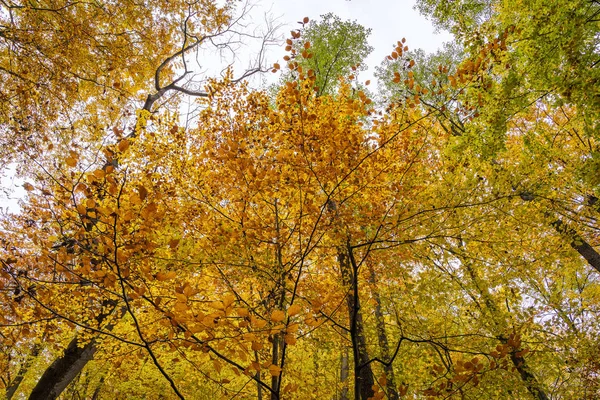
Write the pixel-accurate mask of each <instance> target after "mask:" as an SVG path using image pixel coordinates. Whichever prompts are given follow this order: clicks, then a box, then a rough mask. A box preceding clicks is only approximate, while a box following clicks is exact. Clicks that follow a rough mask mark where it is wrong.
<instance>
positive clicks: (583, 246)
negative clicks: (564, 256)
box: [552, 219, 600, 272]
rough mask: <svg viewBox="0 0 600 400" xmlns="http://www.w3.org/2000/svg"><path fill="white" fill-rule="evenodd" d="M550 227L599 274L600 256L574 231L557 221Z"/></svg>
mask: <svg viewBox="0 0 600 400" xmlns="http://www.w3.org/2000/svg"><path fill="white" fill-rule="evenodd" d="M552 226H553V227H554V229H556V231H557V232H558V233H560V234H561V235H562V236H564V237H566V238H567V239H568V240H569V242H570V244H571V247H572V248H573V249H575V251H577V252H578V253H579V255H581V256H582V257H583V258H585V260H586V261H587V262H588V264H590V265H591V266H592V268H594V269H595V270H596V271H598V272H600V254H598V252H597V251H596V250H595V249H594V248H593V247H592V246H591V245H590V244H589V243H588V242H586V241H585V240H584V239H583V238H582V237H581V236H580V235H579V234H578V233H577V231H576V230H575V229H573V228H571V227H569V226H568V225H566V224H565V223H564V222H562V221H561V220H559V219H557V220H556V221H554V222H552Z"/></svg>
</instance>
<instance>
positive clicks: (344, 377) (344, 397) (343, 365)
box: [339, 346, 349, 400]
mask: <svg viewBox="0 0 600 400" xmlns="http://www.w3.org/2000/svg"><path fill="white" fill-rule="evenodd" d="M348 375H349V366H348V348H347V347H346V346H344V351H343V352H342V354H341V356H340V382H341V383H342V392H341V393H340V398H339V400H348Z"/></svg>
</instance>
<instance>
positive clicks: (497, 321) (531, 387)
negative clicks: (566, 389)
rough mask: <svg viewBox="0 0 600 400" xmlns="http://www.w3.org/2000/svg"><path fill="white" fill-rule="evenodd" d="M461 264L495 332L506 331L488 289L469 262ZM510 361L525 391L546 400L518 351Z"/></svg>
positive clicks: (540, 387) (538, 383) (463, 261)
mask: <svg viewBox="0 0 600 400" xmlns="http://www.w3.org/2000/svg"><path fill="white" fill-rule="evenodd" d="M461 262H462V264H463V266H464V267H465V269H466V270H467V272H468V274H469V277H470V278H471V281H472V282H473V285H474V286H475V288H476V289H477V292H478V293H479V295H480V296H481V297H482V298H483V302H484V303H485V306H486V310H487V312H488V313H489V314H490V315H491V317H492V321H493V322H494V325H495V330H496V332H504V331H506V324H505V323H503V321H502V320H503V319H504V318H503V316H501V315H500V311H499V309H498V307H497V306H496V302H495V301H494V298H493V297H492V296H491V295H490V293H489V291H488V287H487V286H486V285H485V284H482V283H481V282H480V279H479V277H478V276H477V273H476V271H475V269H474V268H473V266H472V265H471V263H470V262H468V261H466V260H464V259H462V258H461ZM498 339H499V340H500V341H501V342H502V343H506V342H507V341H508V340H507V339H506V338H505V337H504V336H503V335H502V334H501V335H499V336H498ZM510 360H511V361H512V363H513V365H514V367H515V369H516V370H517V372H519V376H520V377H521V380H522V381H523V383H524V384H525V387H526V388H527V391H528V392H529V393H531V394H532V395H533V396H534V397H535V398H536V399H538V400H548V395H546V392H545V391H544V389H543V388H542V385H541V384H540V382H539V381H538V380H537V378H536V377H535V375H534V374H533V372H532V371H531V370H530V368H529V366H528V364H527V361H526V360H525V359H524V358H523V356H522V355H520V349H519V350H514V351H512V352H511V354H510Z"/></svg>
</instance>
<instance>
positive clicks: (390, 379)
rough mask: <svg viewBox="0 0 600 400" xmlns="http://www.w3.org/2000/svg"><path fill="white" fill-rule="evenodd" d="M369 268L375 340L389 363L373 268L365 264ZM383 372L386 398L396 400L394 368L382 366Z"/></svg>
mask: <svg viewBox="0 0 600 400" xmlns="http://www.w3.org/2000/svg"><path fill="white" fill-rule="evenodd" d="M367 265H368V267H369V283H370V284H371V287H372V293H373V299H374V300H375V321H376V322H377V327H376V329H377V339H378V341H379V347H380V348H381V358H382V359H383V360H384V361H385V362H390V360H391V358H392V356H391V352H390V345H389V341H388V337H387V332H386V331H385V320H384V318H383V310H382V308H381V297H380V296H379V290H377V287H376V283H375V282H376V281H375V270H374V269H373V266H372V265H371V264H369V263H367ZM383 370H384V371H385V377H386V380H387V384H386V389H387V396H388V399H390V400H398V398H399V397H398V389H397V388H396V379H395V376H394V367H393V366H392V365H391V364H390V365H384V366H383Z"/></svg>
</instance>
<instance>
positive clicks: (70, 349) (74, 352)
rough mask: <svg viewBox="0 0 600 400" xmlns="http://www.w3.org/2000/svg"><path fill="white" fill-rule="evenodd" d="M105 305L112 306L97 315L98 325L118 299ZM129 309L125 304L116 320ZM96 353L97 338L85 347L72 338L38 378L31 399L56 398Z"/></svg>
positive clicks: (106, 302)
mask: <svg viewBox="0 0 600 400" xmlns="http://www.w3.org/2000/svg"><path fill="white" fill-rule="evenodd" d="M103 306H104V307H108V306H112V307H111V309H110V311H107V312H106V313H102V314H100V315H98V316H97V317H96V321H97V322H98V326H100V325H101V324H102V322H103V321H104V320H105V319H106V318H107V317H108V316H110V315H111V314H112V313H113V312H114V310H115V309H116V301H114V300H105V301H104V303H103ZM126 311H127V308H126V307H125V306H123V307H121V308H120V309H119V311H118V315H117V318H116V319H115V321H118V320H120V319H121V318H122V317H123V316H124V315H125V312H126ZM115 323H116V322H111V323H109V324H108V325H106V326H105V327H104V330H105V331H111V330H112V329H113V328H114V326H115ZM95 353H96V339H95V338H94V339H92V340H91V341H90V342H88V343H86V344H85V345H84V346H83V347H79V345H78V340H77V336H76V337H75V338H74V339H73V340H71V342H70V343H69V345H68V346H67V348H66V349H65V352H64V354H63V355H62V356H61V357H59V358H57V359H56V360H54V362H53V363H52V364H50V366H49V367H48V368H47V369H46V371H44V373H43V375H42V377H41V378H40V379H39V380H38V382H37V383H36V385H35V387H34V388H33V390H32V392H31V394H30V395H29V400H54V399H56V398H57V397H58V396H59V395H60V394H61V393H62V392H63V390H65V388H66V387H67V386H69V384H70V383H71V382H72V381H73V379H75V377H76V376H77V375H78V374H79V373H80V372H81V371H82V370H83V368H84V367H85V366H86V364H87V363H88V361H90V360H92V359H93V358H94V354H95Z"/></svg>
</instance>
